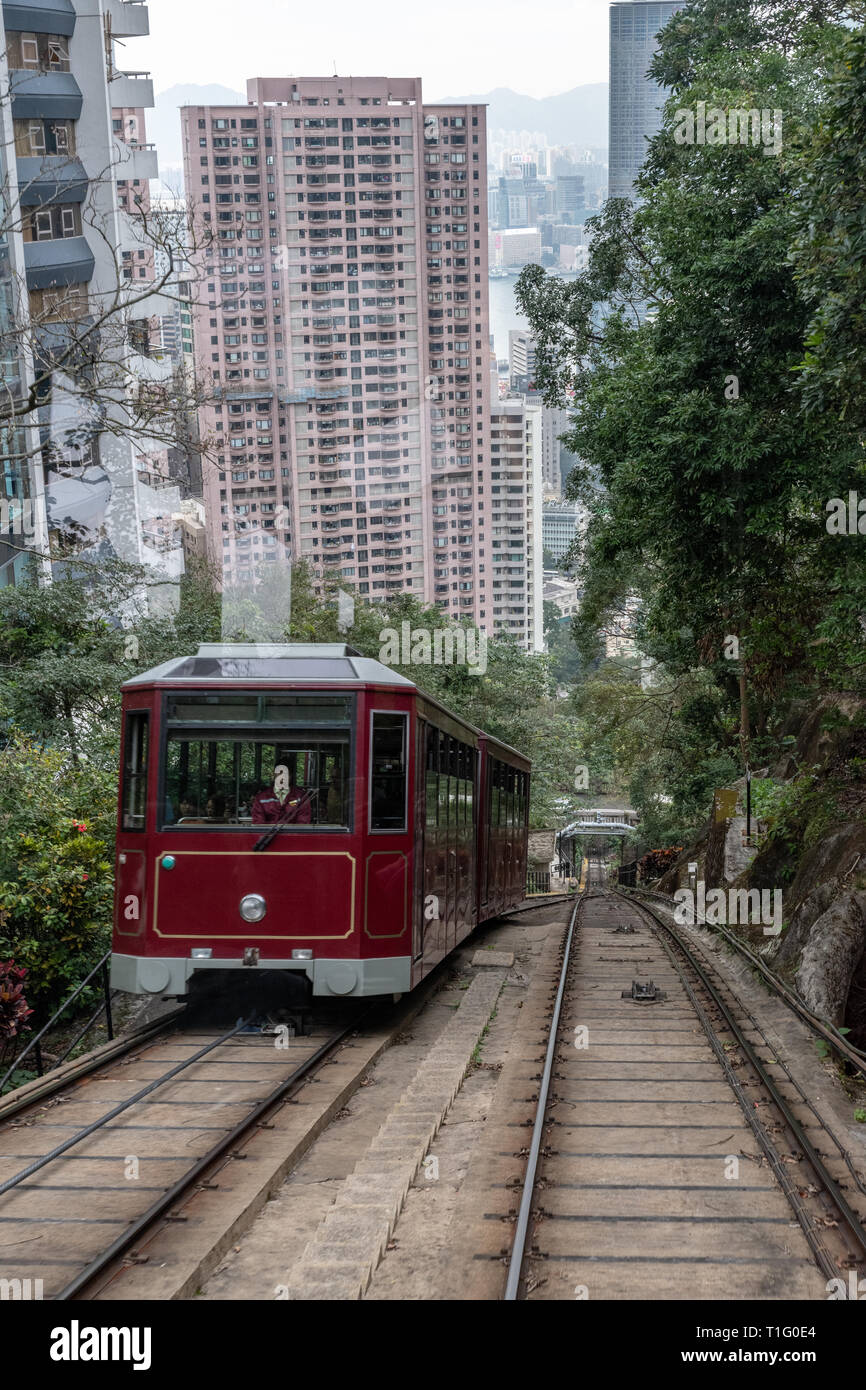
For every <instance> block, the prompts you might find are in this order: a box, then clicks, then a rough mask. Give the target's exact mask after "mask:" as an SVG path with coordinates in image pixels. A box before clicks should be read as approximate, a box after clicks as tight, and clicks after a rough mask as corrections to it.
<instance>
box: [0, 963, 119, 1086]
mask: <svg viewBox="0 0 866 1390" xmlns="http://www.w3.org/2000/svg"><path fill="white" fill-rule="evenodd" d="M110 955H111V951H110V950H109V951H106V953H105V955H104V956H103V957H102V959H101V960H100V961H98V962H97V964H96V965H94V967H93V969H92V970H91V972H90V974H89V975H88V976H87V977H86V979H84V980H82V981H81V984H80V985H79V986H78V988H77V989H75V990H73V992H72V994H70V996H69V998H68V999H65V1000H64V1001H63V1003H62V1004H61V1005H60V1008H59V1009H58V1010H57V1012H56V1013H54V1014H52V1016H51V1018H49V1020H48V1022H47V1023H46V1024H45V1026H44V1027H43V1028H40V1030H39V1032H38V1033H37V1034H36V1036H35V1038H31V1039H30V1041H29V1043H28V1044H27V1046H26V1047H25V1048H24V1050H23V1052H19V1053H18V1055H17V1057H15V1058H14V1060H13V1062H12V1065H11V1067H10V1068H9V1070H8V1071H7V1072H6V1073H5V1074H4V1075H3V1076H2V1077H0V1095H2V1094H3V1087H4V1086H5V1085H6V1082H7V1081H8V1080H9V1078H10V1076H12V1075H13V1073H14V1072H16V1071H17V1070H18V1068H19V1067H20V1065H21V1063H22V1061H23V1060H24V1058H25V1057H26V1056H27V1054H28V1053H29V1052H30V1051H32V1049H33V1048H35V1049H36V1071H37V1074H38V1075H39V1076H43V1075H44V1069H43V1066H42V1051H41V1049H40V1047H39V1043H40V1041H41V1040H42V1038H44V1036H45V1034H46V1033H47V1032H48V1030H49V1028H51V1027H53V1025H54V1024H55V1023H56V1022H57V1020H58V1018H59V1017H60V1015H61V1014H62V1013H63V1012H64V1010H65V1009H67V1008H68V1007H69V1005H70V1004H71V1003H72V1001H73V1000H74V999H77V998H78V996H79V994H81V992H82V990H83V989H85V988H86V987H87V985H89V984H90V981H91V980H92V979H93V977H94V975H96V974H97V972H98V971H100V970H101V971H102V990H103V1002H102V1003H101V1004H100V1006H99V1008H98V1009H97V1010H96V1012H95V1013H94V1014H93V1015H92V1017H91V1019H90V1021H89V1022H88V1023H87V1025H86V1027H85V1028H84V1029H83V1030H82V1032H80V1033H79V1034H78V1036H77V1038H76V1039H75V1041H74V1042H73V1043H71V1044H70V1045H69V1047H68V1048H67V1049H66V1051H65V1052H64V1054H63V1056H62V1057H61V1058H60V1061H59V1062H56V1063H55V1066H60V1063H61V1062H63V1061H65V1060H66V1058H67V1057H68V1056H69V1053H70V1052H71V1051H72V1049H73V1047H75V1046H76V1044H77V1043H79V1042H80V1041H81V1039H82V1038H83V1037H84V1035H85V1033H88V1032H89V1031H90V1029H91V1028H92V1027H93V1025H94V1023H95V1022H96V1020H97V1018H98V1017H99V1015H100V1014H101V1013H102V1010H103V1009H105V1022H106V1025H107V1027H108V1038H109V1041H111V1039H112V1038H113V1037H114V1023H113V1020H112V1017H111V995H110V993H109V982H108V959H109V957H110ZM49 1070H52V1068H49ZM13 1089H14V1088H13Z"/></svg>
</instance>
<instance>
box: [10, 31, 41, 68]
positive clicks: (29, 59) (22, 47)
mask: <svg viewBox="0 0 866 1390" xmlns="http://www.w3.org/2000/svg"><path fill="white" fill-rule="evenodd" d="M18 42H19V61H20V63H21V66H22V68H31V69H33V68H38V67H39V43H38V40H37V38H36V35H35V34H22V35H21V37H20V39H19V41H18ZM10 66H12V67H14V66H15V55H14V40H13V53H12V55H11V63H10Z"/></svg>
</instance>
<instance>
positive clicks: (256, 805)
mask: <svg viewBox="0 0 866 1390" xmlns="http://www.w3.org/2000/svg"><path fill="white" fill-rule="evenodd" d="M296 769H297V759H296V758H294V757H288V756H286V755H285V754H284V755H283V757H282V758H279V757H278V760H277V765H276V767H275V768H274V780H273V783H272V784H271V785H270V786H263V787H262V788H261V789H260V790H259V791H258V792H256V795H255V796H254V797H253V804H252V820H253V824H254V825H273V824H274V823H275V822H277V821H278V822H280V824H285V825H291V824H292V823H293V822H294V823H296V824H298V825H309V823H310V816H311V812H310V796H309V794H308V793H307V792H305V791H304V789H303V787H299V786H298V784H297V781H296Z"/></svg>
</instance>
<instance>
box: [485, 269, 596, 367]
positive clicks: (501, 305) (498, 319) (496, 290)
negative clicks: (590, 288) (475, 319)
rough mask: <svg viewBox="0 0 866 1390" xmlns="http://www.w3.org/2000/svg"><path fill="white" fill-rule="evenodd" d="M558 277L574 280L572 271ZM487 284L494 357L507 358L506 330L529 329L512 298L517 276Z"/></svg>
mask: <svg viewBox="0 0 866 1390" xmlns="http://www.w3.org/2000/svg"><path fill="white" fill-rule="evenodd" d="M559 275H560V279H562V280H573V279H574V272H573V271H561V272H559ZM487 284H488V287H489V291H490V332H491V333H492V334H493V341H494V343H495V345H496V356H497V358H507V357H508V330H509V329H510V328H528V327H529V324H528V323H527V322H526V319H525V318H524V317H523V315H522V314H521V313H520V311H519V310H518V308H517V302H516V300H515V298H514V286H515V285H516V284H517V276H516V275H509V276H508V279H507V280H488V282H487Z"/></svg>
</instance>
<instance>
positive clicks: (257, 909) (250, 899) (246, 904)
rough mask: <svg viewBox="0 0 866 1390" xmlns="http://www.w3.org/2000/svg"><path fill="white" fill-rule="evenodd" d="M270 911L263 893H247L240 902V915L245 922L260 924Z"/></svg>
mask: <svg viewBox="0 0 866 1390" xmlns="http://www.w3.org/2000/svg"><path fill="white" fill-rule="evenodd" d="M267 910H268V905H267V903H266V902H265V900H264V898H263V897H262V895H261V893H247V894H246V895H245V896H244V897H243V898H241V902H240V914H241V916H242V917H243V919H244V921H245V922H260V921H261V920H262V918H263V917H264V915H265V913H266V912H267Z"/></svg>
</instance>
